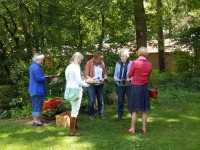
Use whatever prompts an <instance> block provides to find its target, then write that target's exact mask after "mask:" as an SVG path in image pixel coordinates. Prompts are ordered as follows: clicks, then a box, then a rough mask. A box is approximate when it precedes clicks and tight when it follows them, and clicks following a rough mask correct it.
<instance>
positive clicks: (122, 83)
mask: <svg viewBox="0 0 200 150" xmlns="http://www.w3.org/2000/svg"><path fill="white" fill-rule="evenodd" d="M119 56H120V60H119V61H118V62H117V63H116V66H115V74H114V81H115V82H116V84H117V95H118V120H121V119H122V116H123V111H124V98H125V95H126V96H127V98H128V100H129V98H130V94H131V93H130V92H131V79H130V78H128V77H127V72H128V71H129V70H130V66H131V61H129V51H128V50H126V49H125V50H124V49H122V50H121V51H120V52H119Z"/></svg>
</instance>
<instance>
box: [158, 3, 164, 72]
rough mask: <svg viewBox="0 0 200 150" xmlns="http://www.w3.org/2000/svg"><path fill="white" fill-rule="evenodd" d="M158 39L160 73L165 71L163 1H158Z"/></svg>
mask: <svg viewBox="0 0 200 150" xmlns="http://www.w3.org/2000/svg"><path fill="white" fill-rule="evenodd" d="M157 16H158V20H159V21H157V26H158V31H157V38H158V58H159V70H160V72H164V71H165V46H164V37H163V10H162V0H157Z"/></svg>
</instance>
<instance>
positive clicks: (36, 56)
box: [32, 53, 45, 62]
mask: <svg viewBox="0 0 200 150" xmlns="http://www.w3.org/2000/svg"><path fill="white" fill-rule="evenodd" d="M44 58H45V56H44V54H38V53H34V56H33V58H32V60H33V61H34V62H36V60H37V59H44Z"/></svg>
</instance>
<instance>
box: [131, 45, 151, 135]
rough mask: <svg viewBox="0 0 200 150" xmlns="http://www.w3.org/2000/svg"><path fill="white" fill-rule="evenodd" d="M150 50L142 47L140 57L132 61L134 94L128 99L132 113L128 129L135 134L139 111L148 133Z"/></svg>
mask: <svg viewBox="0 0 200 150" xmlns="http://www.w3.org/2000/svg"><path fill="white" fill-rule="evenodd" d="M147 56H148V51H147V49H146V48H145V47H140V48H139V50H138V58H137V59H136V60H135V61H133V62H132V64H131V68H130V71H129V72H128V74H127V75H128V77H129V78H133V80H132V89H131V91H132V96H131V99H130V100H129V101H128V110H129V112H130V113H131V114H132V120H131V127H130V129H129V130H128V132H129V133H130V134H135V133H136V129H135V125H136V122H137V117H138V112H141V113H142V128H141V132H142V133H143V134H146V133H147V129H146V124H147V111H149V110H150V97H149V90H148V87H149V84H148V80H149V76H150V74H151V71H152V64H151V63H150V62H149V61H148V60H147Z"/></svg>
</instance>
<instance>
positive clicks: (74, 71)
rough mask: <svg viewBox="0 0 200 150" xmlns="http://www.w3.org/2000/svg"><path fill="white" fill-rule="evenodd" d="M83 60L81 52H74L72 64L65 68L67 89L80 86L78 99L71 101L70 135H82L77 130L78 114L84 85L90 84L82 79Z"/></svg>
mask: <svg viewBox="0 0 200 150" xmlns="http://www.w3.org/2000/svg"><path fill="white" fill-rule="evenodd" d="M82 60H83V55H82V54H81V53H80V52H76V53H74V55H73V56H72V58H71V59H70V64H69V65H68V66H67V68H66V70H65V78H66V89H65V90H67V88H80V89H81V90H80V93H79V99H78V100H77V101H70V103H71V116H70V131H69V135H71V136H78V135H80V133H79V132H77V116H78V113H79V109H80V105H81V99H82V91H83V89H82V86H84V87H87V86H89V85H88V84H87V83H86V81H85V80H82V78H81V76H82V72H81V69H80V64H81V61H82Z"/></svg>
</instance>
